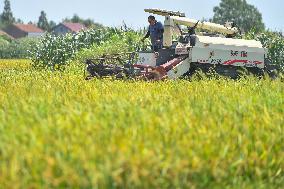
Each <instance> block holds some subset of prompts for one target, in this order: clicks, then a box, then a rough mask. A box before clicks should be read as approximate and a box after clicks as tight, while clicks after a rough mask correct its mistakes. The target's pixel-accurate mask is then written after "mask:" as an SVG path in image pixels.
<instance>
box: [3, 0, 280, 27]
mask: <svg viewBox="0 0 284 189" xmlns="http://www.w3.org/2000/svg"><path fill="white" fill-rule="evenodd" d="M10 1H11V6H12V11H13V14H14V16H15V17H16V18H21V19H22V20H23V21H24V22H29V21H33V22H36V21H37V20H38V17H39V15H40V11H41V10H44V11H45V12H46V13H47V17H48V19H49V20H54V21H55V22H57V23H58V22H60V21H62V19H63V18H65V17H72V16H73V14H75V13H76V14H78V15H79V16H80V17H83V18H92V19H93V20H94V21H95V22H98V23H102V24H104V25H107V26H119V25H121V24H122V22H123V21H124V22H125V23H126V24H127V25H128V26H131V27H134V28H139V27H144V26H146V25H147V17H148V14H147V13H144V11H143V10H144V8H160V9H168V10H178V11H181V12H184V13H186V16H187V17H190V18H195V19H202V18H205V19H208V18H211V17H212V16H213V7H214V6H217V5H218V4H219V3H220V0H10ZM3 2H4V0H0V10H1V11H2V10H3V6H4V3H3ZM247 2H248V3H250V4H252V5H254V6H256V7H257V8H258V10H259V11H260V12H261V13H262V16H263V21H264V23H265V25H266V27H267V28H269V29H271V30H278V31H283V32H284V19H283V17H284V10H283V9H284V1H283V0H247ZM158 20H160V21H163V18H161V17H158Z"/></svg>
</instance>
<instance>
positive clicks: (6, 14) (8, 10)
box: [1, 0, 15, 24]
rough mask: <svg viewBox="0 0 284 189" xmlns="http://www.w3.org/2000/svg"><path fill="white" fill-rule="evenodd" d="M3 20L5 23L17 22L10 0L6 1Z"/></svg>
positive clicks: (2, 15)
mask: <svg viewBox="0 0 284 189" xmlns="http://www.w3.org/2000/svg"><path fill="white" fill-rule="evenodd" d="M1 22H2V23H4V24H12V23H14V22H15V18H14V16H13V13H12V10H11V4H10V1H9V0H5V1H4V10H3V13H2V14H1Z"/></svg>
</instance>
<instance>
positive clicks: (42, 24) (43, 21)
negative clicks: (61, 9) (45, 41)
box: [37, 11, 50, 31]
mask: <svg viewBox="0 0 284 189" xmlns="http://www.w3.org/2000/svg"><path fill="white" fill-rule="evenodd" d="M37 26H38V27H39V28H41V29H43V30H44V31H48V30H49V29H50V26H49V23H48V20H47V17H46V13H45V12H44V11H41V12H40V16H39V19H38V23H37Z"/></svg>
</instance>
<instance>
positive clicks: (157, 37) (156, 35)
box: [145, 22, 164, 50]
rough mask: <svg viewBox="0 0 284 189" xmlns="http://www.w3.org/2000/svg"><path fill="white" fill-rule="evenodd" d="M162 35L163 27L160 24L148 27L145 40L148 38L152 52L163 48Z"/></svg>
mask: <svg viewBox="0 0 284 189" xmlns="http://www.w3.org/2000/svg"><path fill="white" fill-rule="evenodd" d="M163 34H164V26H163V24H162V23H161V22H156V23H155V24H154V25H150V26H149V28H148V32H147V34H146V36H145V38H148V37H150V38H151V43H152V46H153V50H154V49H156V48H158V49H160V48H162V46H163Z"/></svg>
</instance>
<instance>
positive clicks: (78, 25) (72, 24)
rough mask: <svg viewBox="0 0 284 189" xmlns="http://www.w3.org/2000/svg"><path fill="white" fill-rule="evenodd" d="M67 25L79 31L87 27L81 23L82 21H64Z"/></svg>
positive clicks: (74, 30)
mask: <svg viewBox="0 0 284 189" xmlns="http://www.w3.org/2000/svg"><path fill="white" fill-rule="evenodd" d="M62 25H64V26H65V27H67V28H68V29H70V30H71V31H73V32H79V31H80V30H83V29H86V27H85V26H84V25H83V24H81V23H69V22H64V23H62Z"/></svg>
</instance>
